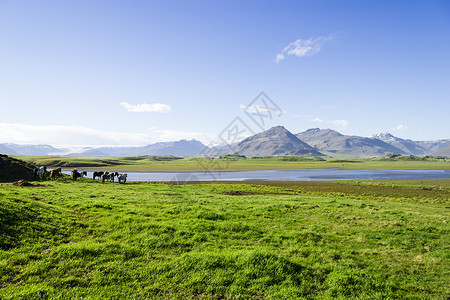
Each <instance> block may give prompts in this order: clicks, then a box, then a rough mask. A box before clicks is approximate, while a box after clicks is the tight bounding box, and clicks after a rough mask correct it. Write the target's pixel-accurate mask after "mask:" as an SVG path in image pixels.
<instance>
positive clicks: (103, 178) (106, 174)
mask: <svg viewBox="0 0 450 300" xmlns="http://www.w3.org/2000/svg"><path fill="white" fill-rule="evenodd" d="M113 176H114V175H113ZM101 178H102V183H104V182H105V180H107V181H110V180H111V174H109V172H105V173H104V174H103V175H102V176H101Z"/></svg>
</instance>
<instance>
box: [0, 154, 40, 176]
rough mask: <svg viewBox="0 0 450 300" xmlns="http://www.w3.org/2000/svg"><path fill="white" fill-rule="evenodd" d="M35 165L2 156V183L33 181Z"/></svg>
mask: <svg viewBox="0 0 450 300" xmlns="http://www.w3.org/2000/svg"><path fill="white" fill-rule="evenodd" d="M33 177H34V165H32V164H30V163H27V162H25V161H22V160H19V159H15V158H12V157H9V156H7V155H4V154H0V182H11V181H16V180H19V179H25V180H33Z"/></svg>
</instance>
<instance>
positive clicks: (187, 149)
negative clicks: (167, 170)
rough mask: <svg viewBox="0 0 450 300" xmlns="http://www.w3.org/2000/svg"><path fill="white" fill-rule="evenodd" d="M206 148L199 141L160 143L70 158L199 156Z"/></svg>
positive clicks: (105, 149) (94, 151) (96, 150)
mask: <svg viewBox="0 0 450 300" xmlns="http://www.w3.org/2000/svg"><path fill="white" fill-rule="evenodd" d="M205 148H206V146H205V145H204V144H203V143H202V142H199V141H197V140H180V141H175V142H160V143H155V144H151V145H147V146H140V147H100V148H91V149H89V150H86V151H83V152H81V153H73V154H70V155H69V156H138V155H177V156H195V155H199V154H200V153H201V152H202V151H203V150H204V149H205Z"/></svg>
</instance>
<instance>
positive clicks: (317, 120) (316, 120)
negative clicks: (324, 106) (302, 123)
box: [313, 118, 323, 123]
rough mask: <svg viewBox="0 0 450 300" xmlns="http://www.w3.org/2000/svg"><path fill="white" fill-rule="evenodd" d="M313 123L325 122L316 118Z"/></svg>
mask: <svg viewBox="0 0 450 300" xmlns="http://www.w3.org/2000/svg"><path fill="white" fill-rule="evenodd" d="M313 122H317V123H323V120H322V119H319V118H314V120H313Z"/></svg>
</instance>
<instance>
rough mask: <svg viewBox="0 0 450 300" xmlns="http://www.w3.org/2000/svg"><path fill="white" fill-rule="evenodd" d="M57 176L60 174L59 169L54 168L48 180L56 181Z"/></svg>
mask: <svg viewBox="0 0 450 300" xmlns="http://www.w3.org/2000/svg"><path fill="white" fill-rule="evenodd" d="M59 174H61V168H56V169H54V170H51V171H50V179H51V180H56V179H58V176H59Z"/></svg>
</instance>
